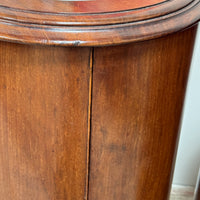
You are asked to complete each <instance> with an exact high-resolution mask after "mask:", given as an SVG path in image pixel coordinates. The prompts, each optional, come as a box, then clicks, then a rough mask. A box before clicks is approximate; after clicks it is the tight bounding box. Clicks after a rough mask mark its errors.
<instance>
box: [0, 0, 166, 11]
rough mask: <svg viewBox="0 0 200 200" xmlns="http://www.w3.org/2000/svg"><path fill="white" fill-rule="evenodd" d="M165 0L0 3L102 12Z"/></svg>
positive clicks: (14, 0) (37, 8) (24, 0)
mask: <svg viewBox="0 0 200 200" xmlns="http://www.w3.org/2000/svg"><path fill="white" fill-rule="evenodd" d="M168 1H169V0H168ZM164 2H167V0H140V1H137V0H132V1H129V0H120V1H118V0H79V1H77V0H48V1H44V0H32V1H27V0H0V5H1V6H2V7H3V6H5V7H9V8H12V9H17V10H25V11H31V12H32V11H36V12H51V13H102V12H116V11H123V10H131V9H138V8H143V7H148V6H152V5H156V4H160V3H164Z"/></svg>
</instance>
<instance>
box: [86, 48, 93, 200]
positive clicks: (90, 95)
mask: <svg viewBox="0 0 200 200" xmlns="http://www.w3.org/2000/svg"><path fill="white" fill-rule="evenodd" d="M89 59H90V60H89V65H90V79H89V103H88V135H87V162H86V163H87V166H86V170H87V172H86V192H85V200H88V199H89V178H90V177H89V175H90V146H91V145H90V144H91V118H92V88H93V64H94V48H93V47H92V48H91V49H90V58H89Z"/></svg>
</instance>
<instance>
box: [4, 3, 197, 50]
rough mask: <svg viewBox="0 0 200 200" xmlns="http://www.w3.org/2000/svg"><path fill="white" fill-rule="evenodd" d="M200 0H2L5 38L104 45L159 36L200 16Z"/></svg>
mask: <svg viewBox="0 0 200 200" xmlns="http://www.w3.org/2000/svg"><path fill="white" fill-rule="evenodd" d="M199 10H200V0H181V1H180V0H170V1H169V0H166V1H163V0H162V1H161V0H151V1H147V0H143V1H137V0H123V1H116V0H103V1H100V0H98V1H82V2H81V1H80V2H71V1H70V2H69V1H68V2H61V1H55V0H48V1H42V0H34V1H31V2H29V1H25V0H18V1H13V0H12V1H11V0H4V1H3V0H0V40H5V41H12V42H18V43H29V44H45V45H62V46H105V45H116V44H124V43H130V42H136V41H137V42H138V41H143V40H149V39H154V38H157V37H161V36H166V35H168V34H170V33H174V32H177V31H181V30H183V29H185V28H188V27H190V26H191V25H193V24H195V23H197V22H198V21H199V20H200V12H199Z"/></svg>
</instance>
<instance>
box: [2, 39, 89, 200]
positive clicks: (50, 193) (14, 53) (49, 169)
mask: <svg viewBox="0 0 200 200" xmlns="http://www.w3.org/2000/svg"><path fill="white" fill-rule="evenodd" d="M89 78H90V49H87V48H82V49H75V48H62V47H59V48H54V47H41V46H27V45H18V44H11V43H4V42H0V199H1V200H83V199H84V198H85V196H86V195H87V194H86V190H87V170H88V169H87V162H88V161H87V156H88V155H87V151H88V149H87V148H88V106H89V87H90V86H89V84H90V82H89Z"/></svg>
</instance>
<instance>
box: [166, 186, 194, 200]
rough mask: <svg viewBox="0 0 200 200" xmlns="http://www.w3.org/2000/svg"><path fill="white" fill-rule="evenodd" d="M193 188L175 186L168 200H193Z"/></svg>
mask: <svg viewBox="0 0 200 200" xmlns="http://www.w3.org/2000/svg"><path fill="white" fill-rule="evenodd" d="M193 194H194V188H192V187H180V186H175V187H173V188H172V192H171V197H170V200H193Z"/></svg>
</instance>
